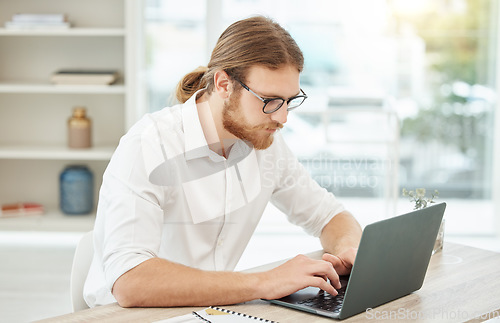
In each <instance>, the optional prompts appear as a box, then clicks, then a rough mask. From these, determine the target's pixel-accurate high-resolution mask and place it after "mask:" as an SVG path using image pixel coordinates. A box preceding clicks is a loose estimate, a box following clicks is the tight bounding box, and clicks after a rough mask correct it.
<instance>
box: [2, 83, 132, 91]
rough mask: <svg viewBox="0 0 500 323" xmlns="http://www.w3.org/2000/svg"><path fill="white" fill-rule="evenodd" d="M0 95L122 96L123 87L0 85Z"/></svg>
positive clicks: (33, 84) (46, 84)
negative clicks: (66, 94) (72, 94)
mask: <svg viewBox="0 0 500 323" xmlns="http://www.w3.org/2000/svg"><path fill="white" fill-rule="evenodd" d="M0 93H49V94H65V93H83V94H124V93H125V86H124V85H120V84H117V85H56V84H49V83H45V84H44V83H21V82H11V83H0Z"/></svg>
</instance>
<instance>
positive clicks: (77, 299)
mask: <svg viewBox="0 0 500 323" xmlns="http://www.w3.org/2000/svg"><path fill="white" fill-rule="evenodd" d="M93 233H94V232H93V231H90V232H87V233H85V234H84V235H83V237H82V238H81V239H80V241H79V242H78V245H77V246H76V250H75V255H74V257H73V266H72V267H71V278H70V293H71V304H72V306H73V312H76V311H80V310H84V309H87V308H89V307H88V305H87V303H86V302H85V300H84V299H83V285H84V284H85V279H87V274H88V272H89V268H90V264H91V262H92V257H93V255H94V243H93V240H94V239H93V236H94V234H93Z"/></svg>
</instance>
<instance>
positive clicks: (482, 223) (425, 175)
mask: <svg viewBox="0 0 500 323" xmlns="http://www.w3.org/2000/svg"><path fill="white" fill-rule="evenodd" d="M146 7H147V8H146V9H147V10H146V26H147V27H146V31H147V39H148V42H147V71H148V91H149V92H148V98H149V108H150V110H157V109H159V108H161V107H163V106H165V105H168V104H169V101H168V99H169V98H170V96H171V93H172V92H173V91H174V88H175V85H176V84H177V82H178V81H179V79H180V78H181V77H182V76H183V75H184V74H186V73H187V72H189V71H191V70H193V69H194V68H196V67H197V66H199V65H206V64H207V62H208V58H209V55H210V51H211V47H212V46H213V44H212V42H213V41H214V35H213V34H214V33H215V34H216V35H217V36H218V35H219V34H220V32H221V31H222V30H224V29H225V28H226V27H227V26H228V25H229V24H230V23H232V22H234V21H235V20H238V19H241V18H245V17H248V16H250V15H253V14H263V15H266V16H270V17H272V18H273V19H275V20H276V21H278V22H279V23H280V24H282V25H283V26H284V27H285V28H286V29H287V30H289V31H290V33H291V34H292V36H293V37H294V38H295V39H296V41H297V42H298V44H299V46H300V47H301V48H302V50H303V52H304V55H305V69H304V72H303V74H302V76H301V83H302V84H301V85H302V87H303V88H304V90H305V92H306V93H308V95H309V99H308V100H307V101H306V103H304V105H303V106H301V107H300V108H299V109H297V110H295V111H293V112H291V113H290V122H289V124H287V125H285V128H284V130H283V134H284V136H285V137H288V138H289V139H290V140H289V142H290V145H291V146H292V149H293V150H294V151H295V152H296V154H297V156H298V157H299V159H301V160H302V161H303V162H304V164H305V165H306V167H308V168H309V169H310V171H311V173H312V175H313V176H314V177H315V178H316V179H317V180H318V182H319V183H320V184H321V185H323V186H324V187H325V188H327V189H328V190H331V191H332V192H334V193H335V194H337V195H339V196H340V197H342V198H345V199H347V200H349V199H353V200H352V201H353V202H352V203H351V205H353V208H354V211H355V213H357V214H373V213H377V212H378V214H379V215H380V214H382V216H383V215H384V212H381V211H379V210H380V208H379V206H381V205H382V208H385V209H387V207H386V205H387V204H384V203H381V201H389V202H390V201H395V200H396V199H394V194H390V193H389V194H388V193H387V192H388V191H390V190H391V189H392V187H393V183H392V182H391V180H393V179H398V181H397V182H396V190H397V192H396V194H399V192H400V190H401V188H403V187H405V188H408V189H413V188H417V187H424V188H426V189H428V190H434V189H437V190H439V191H440V199H441V200H445V201H448V202H449V203H448V213H449V214H450V218H449V219H448V222H447V225H448V230H447V231H448V233H451V234H453V233H455V234H470V233H479V234H491V233H492V232H493V231H492V230H493V229H492V228H493V227H494V226H493V220H494V217H493V201H492V187H493V181H492V174H493V171H494V168H493V167H494V165H493V163H492V160H493V155H492V154H493V153H492V152H493V151H494V150H493V147H494V146H493V139H494V138H493V136H494V127H493V126H494V110H495V108H496V103H495V87H496V82H497V81H496V77H497V75H496V64H495V63H496V56H497V51H496V48H497V46H498V44H497V42H498V40H497V39H498V34H497V27H496V26H497V23H498V5H497V3H496V2H495V1H493V0H477V1H476V0H438V1H436V0H433V1H431V0H422V1H410V0H375V1H374V0H354V1H341V0H335V1H327V0H310V1H298V0H293V1H284V0H277V1H264V0H215V1H206V0H190V1H187V2H186V1H184V2H183V3H182V4H178V3H177V2H175V1H169V0H164V1H161V0H156V1H151V0H150V1H147V2H146ZM208 35H210V36H208ZM389 96H390V97H393V98H394V101H392V102H393V104H392V105H391V106H392V107H393V108H394V109H393V110H390V111H392V112H396V113H397V116H398V120H399V121H400V124H398V123H394V120H393V119H391V118H392V117H393V116H394V115H392V114H391V113H387V111H389V110H387V108H386V103H387V102H386V100H385V99H386V98H387V97H389ZM357 112H359V113H357ZM384 113H385V114H384ZM395 127H396V128H395ZM394 130H395V132H396V136H394V135H395V132H394ZM386 135H387V136H386ZM379 137H380V138H379ZM388 138H389V139H388ZM339 139H341V140H339ZM378 139H380V140H378ZM377 140H378V141H377ZM497 145H498V143H497ZM395 148H396V149H395ZM394 151H396V152H397V154H396V155H395V154H394ZM495 167H499V166H495ZM497 185H498V184H497ZM360 198H362V199H363V200H362V202H359V199H360ZM370 203H371V204H370ZM408 206H409V204H408V202H407V201H404V200H400V201H399V204H398V209H399V210H407V209H408ZM389 209H390V208H389ZM472 210H474V212H475V214H481V215H479V220H478V219H477V218H476V219H473V218H472V217H470V216H469V214H467V212H471V211H472ZM457 214H458V215H457ZM460 214H461V215H460ZM370 216H371V215H370ZM368 217H369V216H368ZM377 217H380V216H375V217H371V218H366V219H362V222H365V223H367V222H371V221H373V220H375V219H376V218H377ZM478 223H479V224H478ZM471 227H474V228H475V229H472V230H471Z"/></svg>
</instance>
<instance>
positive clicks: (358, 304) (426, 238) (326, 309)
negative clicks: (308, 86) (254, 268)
mask: <svg viewBox="0 0 500 323" xmlns="http://www.w3.org/2000/svg"><path fill="white" fill-rule="evenodd" d="M445 208H446V203H440V204H436V205H433V206H430V207H426V208H423V209H420V210H417V211H413V212H410V213H407V214H403V215H400V216H396V217H393V218H390V219H386V220H382V221H379V222H375V223H372V224H369V225H367V226H366V227H365V229H364V230H363V235H362V237H361V242H360V244H359V249H358V253H357V255H356V259H355V261H354V265H353V267H352V270H351V274H350V276H349V277H341V278H342V280H341V284H342V286H343V288H342V289H341V290H339V295H338V296H335V297H333V296H332V295H330V294H328V293H326V292H324V291H322V290H319V289H318V288H313V287H307V288H305V289H302V290H300V291H298V292H296V293H293V294H291V295H289V296H286V297H283V298H280V299H276V300H269V301H270V302H272V303H274V304H278V305H283V306H287V307H290V308H294V309H297V310H302V311H306V312H310V313H314V314H318V315H323V316H327V317H330V318H335V319H345V318H347V317H350V316H353V315H355V314H358V313H361V312H363V311H366V310H367V309H369V308H374V307H376V306H379V305H382V304H384V303H387V302H390V301H392V300H395V299H397V298H400V297H402V296H405V295H408V294H410V293H412V292H414V291H416V290H418V289H420V287H422V284H423V282H424V277H425V273H426V272H427V267H428V265H429V261H430V258H431V254H432V248H433V247H434V242H435V241H436V236H437V233H438V230H439V226H440V224H441V220H442V218H443V215H444V210H445ZM325 303H327V304H326V305H325ZM334 303H339V304H338V305H335V304H334Z"/></svg>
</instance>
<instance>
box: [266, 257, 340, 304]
mask: <svg viewBox="0 0 500 323" xmlns="http://www.w3.org/2000/svg"><path fill="white" fill-rule="evenodd" d="M262 275H263V282H262V288H263V290H264V297H263V298H265V299H277V298H281V297H284V296H287V295H290V294H292V293H294V292H296V291H299V290H301V289H303V288H306V287H309V286H312V287H318V288H321V289H322V290H324V291H326V292H328V293H329V294H332V295H337V291H336V289H339V288H340V287H341V286H340V281H339V275H338V274H337V272H336V271H335V269H334V268H333V265H332V263H330V262H329V261H325V260H313V259H310V258H308V257H306V256H304V255H298V256H296V257H294V258H292V259H290V260H288V261H287V262H286V263H284V264H283V265H281V266H278V267H276V268H274V269H272V270H270V271H267V272H263V273H262Z"/></svg>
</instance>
